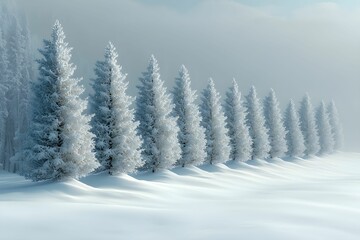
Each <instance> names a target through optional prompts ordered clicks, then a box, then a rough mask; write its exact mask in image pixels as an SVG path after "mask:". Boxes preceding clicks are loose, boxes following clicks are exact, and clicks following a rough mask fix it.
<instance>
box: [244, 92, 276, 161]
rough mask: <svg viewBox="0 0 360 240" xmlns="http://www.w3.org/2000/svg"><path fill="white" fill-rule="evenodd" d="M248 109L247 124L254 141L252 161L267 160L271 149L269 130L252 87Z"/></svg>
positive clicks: (248, 97) (247, 100) (248, 99)
mask: <svg viewBox="0 0 360 240" xmlns="http://www.w3.org/2000/svg"><path fill="white" fill-rule="evenodd" d="M246 107H247V109H248V115H247V124H248V125H249V132H250V136H251V138H252V141H253V144H252V149H253V152H252V159H256V158H267V157H268V156H269V152H270V149H271V147H270V143H269V136H268V129H267V128H266V125H265V117H264V112H263V108H262V105H261V103H260V100H259V98H258V97H257V93H256V89H255V87H254V86H252V87H251V89H250V92H249V94H248V95H247V96H246Z"/></svg>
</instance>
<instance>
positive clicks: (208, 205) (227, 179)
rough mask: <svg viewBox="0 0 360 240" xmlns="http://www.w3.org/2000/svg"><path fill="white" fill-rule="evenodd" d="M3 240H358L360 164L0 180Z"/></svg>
mask: <svg viewBox="0 0 360 240" xmlns="http://www.w3.org/2000/svg"><path fill="white" fill-rule="evenodd" d="M0 235H1V238H0V239H4V240H13V239H21V240H23V239H37V240H42V239H44V240H45V239H46V240H49V239H52V240H53V239H61V240H63V239H77V240H81V239H87V240H89V239H206V240H209V239H286V240H288V239H302V240H303V239H307V240H309V239H317V240H318V239H341V240H348V239H356V240H358V239H360V154H357V153H341V154H336V155H332V156H329V157H326V158H312V159H306V160H303V159H296V160H291V161H290V160H289V161H284V160H280V159H275V160H272V161H263V160H257V161H252V162H250V163H242V164H227V165H221V164H220V165H217V166H204V167H202V168H195V167H191V168H185V169H179V168H177V169H174V170H172V171H164V172H161V173H156V174H140V175H136V176H133V177H130V176H121V177H110V176H106V175H101V174H100V175H94V176H90V177H87V178H85V179H82V180H81V182H80V181H75V180H73V181H68V182H60V183H50V184H49V183H32V182H29V181H27V180H24V179H23V178H21V177H18V176H16V175H13V174H8V173H5V172H0Z"/></svg>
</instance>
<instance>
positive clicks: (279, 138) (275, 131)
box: [264, 89, 287, 158]
mask: <svg viewBox="0 0 360 240" xmlns="http://www.w3.org/2000/svg"><path fill="white" fill-rule="evenodd" d="M264 114H265V119H266V126H267V128H268V130H269V132H268V134H269V140H270V147H271V149H270V157H271V158H275V157H284V155H285V153H286V152H287V144H286V139H285V138H286V130H285V127H284V122H283V118H282V114H281V110H280V106H279V101H278V100H277V98H276V95H275V91H274V90H273V89H271V90H270V93H269V96H267V97H266V98H265V101H264Z"/></svg>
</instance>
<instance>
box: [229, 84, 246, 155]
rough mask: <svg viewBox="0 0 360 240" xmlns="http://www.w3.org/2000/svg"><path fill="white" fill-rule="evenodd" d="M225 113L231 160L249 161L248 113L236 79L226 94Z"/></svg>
mask: <svg viewBox="0 0 360 240" xmlns="http://www.w3.org/2000/svg"><path fill="white" fill-rule="evenodd" d="M224 111H225V116H226V124H227V128H228V130H229V137H230V145H231V153H230V159H231V160H234V161H241V162H243V161H247V160H249V159H250V158H251V153H252V139H251V137H250V133H249V127H248V125H247V124H246V115H247V111H246V108H245V106H244V104H243V101H242V100H241V92H240V91H239V87H238V84H237V82H236V81H235V79H234V80H233V85H232V86H231V87H230V89H229V91H228V92H227V93H226V99H225V104H224Z"/></svg>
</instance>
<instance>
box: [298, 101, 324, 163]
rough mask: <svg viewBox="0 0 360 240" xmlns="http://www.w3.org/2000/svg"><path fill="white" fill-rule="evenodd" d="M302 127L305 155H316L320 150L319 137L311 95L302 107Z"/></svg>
mask: <svg viewBox="0 0 360 240" xmlns="http://www.w3.org/2000/svg"><path fill="white" fill-rule="evenodd" d="M299 115H300V126H301V131H302V134H303V136H304V141H305V147H306V150H305V155H307V156H311V155H315V154H317V153H318V152H319V150H320V145H319V135H318V130H317V128H316V121H315V113H314V110H313V106H312V104H311V99H310V96H309V94H306V95H305V96H304V98H303V100H302V102H301V106H300V111H299Z"/></svg>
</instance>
